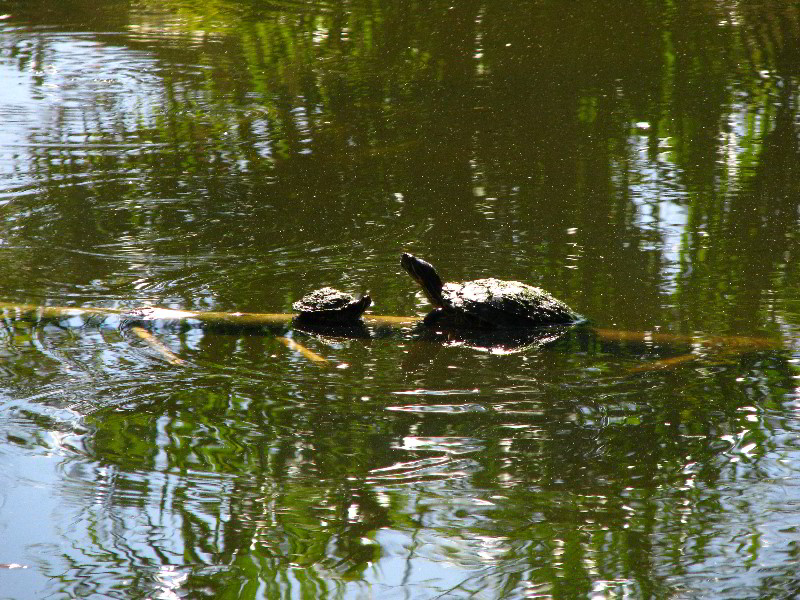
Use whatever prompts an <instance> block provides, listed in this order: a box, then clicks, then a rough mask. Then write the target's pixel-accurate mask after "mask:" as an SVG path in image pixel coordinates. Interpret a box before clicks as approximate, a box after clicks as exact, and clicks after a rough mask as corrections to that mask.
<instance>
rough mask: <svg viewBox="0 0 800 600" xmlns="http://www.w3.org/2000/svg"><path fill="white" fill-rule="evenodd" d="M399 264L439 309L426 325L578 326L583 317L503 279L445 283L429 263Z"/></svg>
mask: <svg viewBox="0 0 800 600" xmlns="http://www.w3.org/2000/svg"><path fill="white" fill-rule="evenodd" d="M400 264H401V265H402V266H403V268H404V269H405V270H406V271H407V272H408V274H409V275H411V277H413V278H414V280H415V281H416V282H417V283H419V284H420V285H421V286H422V290H423V291H424V292H425V295H426V296H427V297H428V300H430V301H431V303H432V304H433V305H434V306H435V307H436V309H435V310H434V311H433V312H431V313H430V314H428V316H427V317H425V323H426V324H433V323H440V322H444V323H445V324H449V325H454V326H463V327H536V326H538V325H565V324H570V323H576V322H578V321H580V320H581V316H580V315H579V314H578V313H576V312H575V311H573V310H572V309H571V308H570V307H569V306H567V305H566V304H564V303H563V302H561V301H560V300H557V299H556V298H554V297H553V296H551V295H550V294H548V293H547V292H545V291H544V290H542V289H540V288H537V287H533V286H531V285H527V284H525V283H520V282H519V281H503V280H501V279H494V278H489V279H476V280H475V281H465V282H463V283H442V280H441V279H440V278H439V275H438V274H437V273H436V270H435V269H434V268H433V266H432V265H431V264H430V263H427V262H425V261H424V260H421V259H419V258H417V257H416V256H413V255H411V254H407V253H404V254H403V256H402V258H401V259H400Z"/></svg>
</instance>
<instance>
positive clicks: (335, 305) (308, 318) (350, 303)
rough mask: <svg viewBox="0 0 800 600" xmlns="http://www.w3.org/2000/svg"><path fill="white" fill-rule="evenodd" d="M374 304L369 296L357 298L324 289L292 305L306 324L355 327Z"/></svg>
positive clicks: (300, 319)
mask: <svg viewBox="0 0 800 600" xmlns="http://www.w3.org/2000/svg"><path fill="white" fill-rule="evenodd" d="M371 304H372V298H370V297H369V294H364V295H363V296H359V297H358V298H356V297H355V296H351V295H350V294H346V293H345V292H340V291H339V290H337V289H335V288H331V287H324V288H320V289H318V290H314V291H313V292H311V293H309V294H306V295H305V296H303V297H302V298H301V299H300V300H298V301H297V302H295V303H294V304H292V308H293V309H294V310H296V311H297V312H298V313H299V314H298V315H297V319H298V320H299V321H304V322H306V323H319V324H326V325H354V324H356V323H359V322H360V320H361V314H362V313H363V312H364V311H365V310H367V309H368V308H369V306H370V305H371Z"/></svg>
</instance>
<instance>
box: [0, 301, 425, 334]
mask: <svg viewBox="0 0 800 600" xmlns="http://www.w3.org/2000/svg"><path fill="white" fill-rule="evenodd" d="M0 315H2V316H4V317H11V318H16V319H23V320H28V321H30V320H33V321H40V320H46V319H67V318H71V317H109V316H117V317H122V318H130V319H134V320H142V321H159V320H164V321H197V322H199V323H203V324H207V325H230V326H242V327H258V326H262V325H290V324H291V322H292V319H294V318H295V317H296V316H297V315H296V314H295V313H242V312H219V311H190V310H175V309H171V308H160V307H155V306H154V307H150V306H147V307H142V308H135V309H129V310H125V309H118V308H103V307H89V306H84V307H68V306H40V305H36V304H15V303H12V302H0ZM363 320H364V323H365V324H367V325H372V326H387V327H398V328H403V327H411V326H413V325H415V324H417V323H419V321H420V318H419V317H402V316H393V315H364V317H363Z"/></svg>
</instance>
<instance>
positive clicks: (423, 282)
mask: <svg viewBox="0 0 800 600" xmlns="http://www.w3.org/2000/svg"><path fill="white" fill-rule="evenodd" d="M400 265H401V266H402V267H403V268H404V269H405V270H406V272H407V273H408V274H409V275H411V277H413V278H414V281H416V282H417V283H418V284H419V285H420V286H422V291H424V292H425V295H426V296H427V297H428V300H430V301H431V304H433V305H434V306H437V307H439V308H441V307H442V306H443V305H444V300H443V299H442V286H443V285H444V284H443V283H442V279H441V278H440V277H439V274H438V273H437V272H436V269H434V268H433V265H432V264H431V263H429V262H426V261H424V260H422V259H421V258H417V257H416V256H414V255H413V254H409V253H407V252H403V256H401V257H400Z"/></svg>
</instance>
